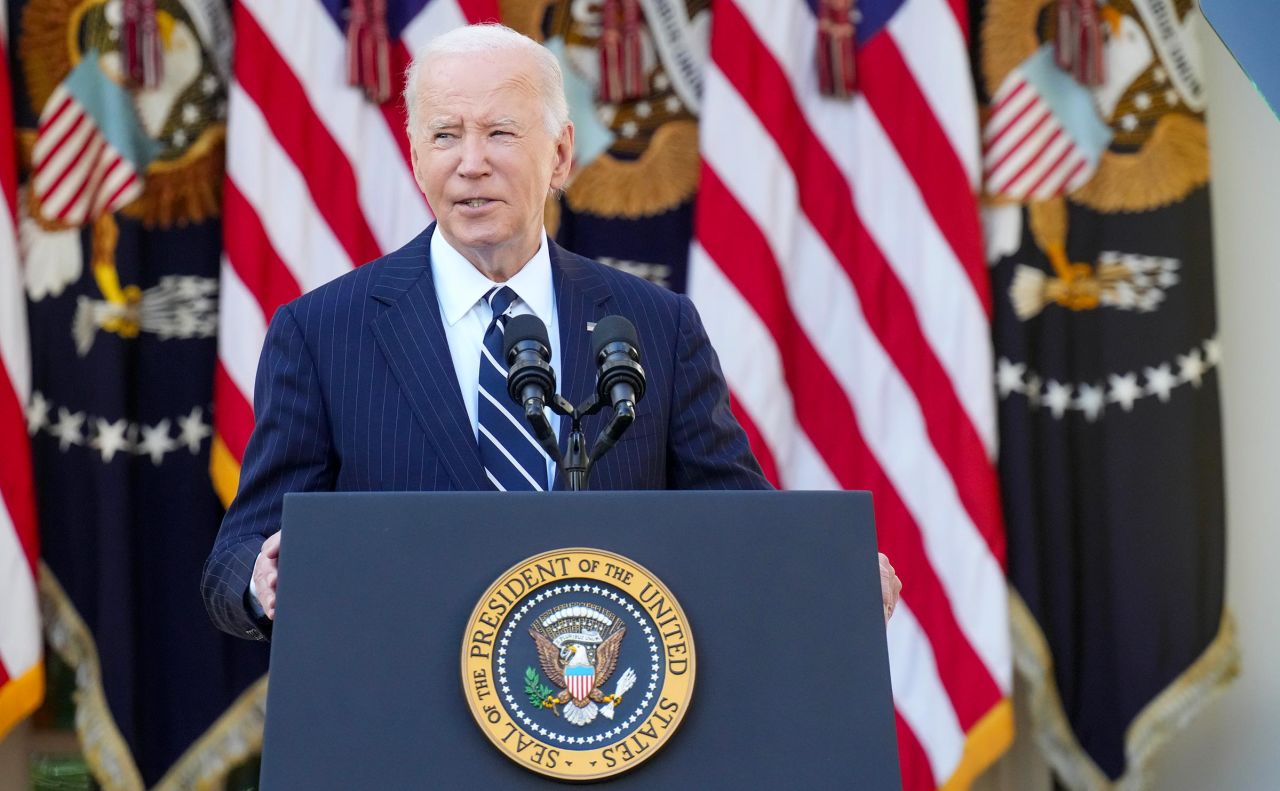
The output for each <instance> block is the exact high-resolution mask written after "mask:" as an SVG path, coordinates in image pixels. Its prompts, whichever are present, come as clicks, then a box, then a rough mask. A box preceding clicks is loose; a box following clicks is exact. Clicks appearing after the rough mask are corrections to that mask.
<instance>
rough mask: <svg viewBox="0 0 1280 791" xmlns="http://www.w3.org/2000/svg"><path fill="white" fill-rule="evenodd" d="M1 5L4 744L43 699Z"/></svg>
mask: <svg viewBox="0 0 1280 791" xmlns="http://www.w3.org/2000/svg"><path fill="white" fill-rule="evenodd" d="M7 16H8V15H7V8H6V7H5V4H4V3H0V447H3V448H4V449H5V450H4V452H3V453H0V740H3V739H4V737H5V734H7V733H8V732H9V729H10V728H12V727H13V726H14V725H15V724H16V723H18V722H19V721H21V720H22V719H23V718H25V717H26V716H27V715H28V714H30V713H31V712H32V711H33V710H34V709H35V708H36V707H37V706H39V705H40V701H41V699H42V697H43V695H44V665H43V663H42V657H41V654H42V651H41V640H40V612H39V607H38V604H37V601H36V575H37V573H38V572H37V567H36V563H37V559H38V557H39V543H38V541H37V537H36V511H35V488H34V486H33V484H32V478H31V448H30V445H29V444H28V442H27V431H26V420H25V419H24V416H23V411H24V408H25V406H26V403H27V399H28V398H29V397H30V396H31V350H30V347H29V346H28V337H27V299H26V293H25V291H24V289H23V286H22V268H21V266H20V264H19V255H18V233H17V232H18V167H17V164H18V159H17V154H18V149H17V141H16V140H15V138H14V134H13V132H14V129H13V114H12V107H13V97H12V96H11V94H10V92H9V53H8V40H9V37H8V26H7V24H6V20H7Z"/></svg>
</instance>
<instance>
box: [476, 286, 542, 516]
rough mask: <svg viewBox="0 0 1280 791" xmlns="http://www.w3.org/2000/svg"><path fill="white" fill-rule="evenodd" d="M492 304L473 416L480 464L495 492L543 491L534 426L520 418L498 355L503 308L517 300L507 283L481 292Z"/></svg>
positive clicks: (503, 324) (504, 320) (503, 325)
mask: <svg viewBox="0 0 1280 791" xmlns="http://www.w3.org/2000/svg"><path fill="white" fill-rule="evenodd" d="M484 298H485V300H486V301H487V302H488V303H489V306H490V307H491V308H493V321H491V322H489V329H488V330H486V331H485V334H484V348H483V349H481V350H480V393H479V396H478V399H479V401H478V408H477V410H476V415H477V416H478V418H479V420H478V421H477V422H478V423H479V427H480V431H479V437H478V440H479V443H480V463H481V464H483V465H484V472H485V475H487V476H489V481H490V482H492V483H493V485H494V486H496V487H497V488H498V489H499V490H500V491H504V492H511V491H516V492H519V491H530V490H533V491H545V490H546V488H547V457H546V455H545V454H544V453H543V451H542V448H541V447H540V446H539V445H538V442H537V440H535V439H534V438H533V430H532V429H531V428H530V427H529V424H528V423H526V422H525V419H524V410H523V409H521V408H520V407H517V406H516V403H515V401H513V400H512V399H511V397H510V396H508V395H507V361H506V360H505V359H503V356H502V336H503V332H504V331H505V330H506V328H507V319H508V318H509V316H507V310H508V309H509V308H510V307H511V303H513V302H515V300H516V292H514V291H512V290H511V288H510V287H509V286H498V287H495V288H493V289H491V290H490V291H489V293H487V294H485V295H484Z"/></svg>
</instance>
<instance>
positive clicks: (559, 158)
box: [551, 121, 573, 190]
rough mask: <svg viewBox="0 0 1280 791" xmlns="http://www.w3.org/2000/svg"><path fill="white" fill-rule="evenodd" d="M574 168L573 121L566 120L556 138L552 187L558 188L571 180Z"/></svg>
mask: <svg viewBox="0 0 1280 791" xmlns="http://www.w3.org/2000/svg"><path fill="white" fill-rule="evenodd" d="M572 168H573V122H572V121H565V124H564V129H563V130H562V131H561V132H560V137H558V138H556V151H555V162H554V164H553V165H552V168H551V189H553V190H558V189H560V188H561V187H563V186H564V185H565V183H566V182H568V181H569V171H570V169H572Z"/></svg>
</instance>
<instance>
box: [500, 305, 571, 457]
mask: <svg viewBox="0 0 1280 791" xmlns="http://www.w3.org/2000/svg"><path fill="white" fill-rule="evenodd" d="M502 356H503V357H504V358H506V362H507V395H509V396H511V400H512V401H515V402H516V403H517V404H519V405H520V406H522V407H524V418H525V420H527V421H528V422H529V425H530V426H532V427H533V434H534V436H535V437H537V439H538V444H540V445H542V448H543V450H545V451H547V453H548V455H550V456H551V457H552V458H553V459H559V458H560V448H559V445H558V444H557V443H556V435H555V432H553V431H552V430H551V421H550V420H548V419H547V414H546V412H545V411H543V410H544V409H545V408H546V405H547V401H548V400H550V399H551V398H552V396H554V395H555V392H556V372H555V371H554V370H552V368H551V340H550V339H549V338H548V337H547V325H545V324H543V323H542V319H539V318H538V317H537V316H534V315H533V314H531V313H526V314H523V315H520V316H512V317H511V318H510V319H509V320H508V321H507V328H506V330H505V331H504V333H503V341H502Z"/></svg>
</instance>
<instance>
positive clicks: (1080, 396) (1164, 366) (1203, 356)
mask: <svg viewBox="0 0 1280 791" xmlns="http://www.w3.org/2000/svg"><path fill="white" fill-rule="evenodd" d="M1221 359H1222V346H1221V344H1219V342H1218V339H1217V337H1216V336H1215V337H1211V338H1207V339H1205V341H1204V342H1203V343H1201V344H1199V345H1197V346H1195V347H1193V348H1192V349H1191V350H1190V351H1188V352H1187V353H1186V354H1179V355H1175V359H1173V360H1166V361H1163V362H1160V363H1157V364H1155V365H1149V366H1144V367H1143V368H1142V370H1141V371H1126V372H1124V373H1113V374H1108V375H1107V379H1106V381H1105V382H1103V381H1098V382H1059V381H1057V380H1055V379H1050V380H1048V381H1047V382H1045V381H1043V380H1042V379H1041V378H1040V375H1039V374H1038V373H1036V372H1035V371H1033V370H1031V369H1029V368H1028V367H1027V364H1026V363H1015V362H1013V361H1012V360H1010V359H1009V358H1007V357H1001V358H1000V359H999V361H998V362H997V364H996V390H997V392H998V393H999V395H1000V400H1002V401H1003V400H1005V399H1008V398H1010V397H1012V396H1013V394H1014V393H1017V394H1020V395H1022V396H1023V397H1025V398H1026V399H1027V403H1028V404H1029V405H1030V406H1031V408H1032V409H1038V408H1040V407H1045V408H1047V409H1048V410H1049V412H1050V413H1051V414H1052V415H1053V417H1054V419H1056V420H1061V419H1062V418H1063V417H1064V416H1065V415H1066V414H1067V413H1068V412H1073V411H1074V412H1079V413H1081V414H1083V415H1084V417H1085V419H1086V420H1088V421H1089V422H1090V423H1093V422H1095V421H1097V420H1099V419H1101V418H1102V416H1103V414H1104V413H1105V412H1106V408H1107V405H1108V404H1114V405H1117V406H1119V407H1120V409H1122V410H1124V411H1125V412H1131V411H1133V406H1134V404H1136V403H1137V402H1138V401H1140V400H1143V399H1146V398H1156V399H1157V400H1159V401H1160V402H1161V403H1168V401H1169V399H1171V398H1172V397H1173V391H1174V390H1176V389H1177V388H1179V387H1182V386H1183V385H1187V384H1189V385H1191V386H1192V387H1193V388H1199V387H1200V385H1201V384H1203V382H1204V378H1205V376H1206V375H1207V374H1208V373H1209V372H1210V371H1211V370H1213V369H1214V368H1216V367H1217V365H1218V363H1219V362H1220V361H1221ZM1175 368H1176V369H1177V370H1176V371H1175V370H1174V369H1175Z"/></svg>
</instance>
